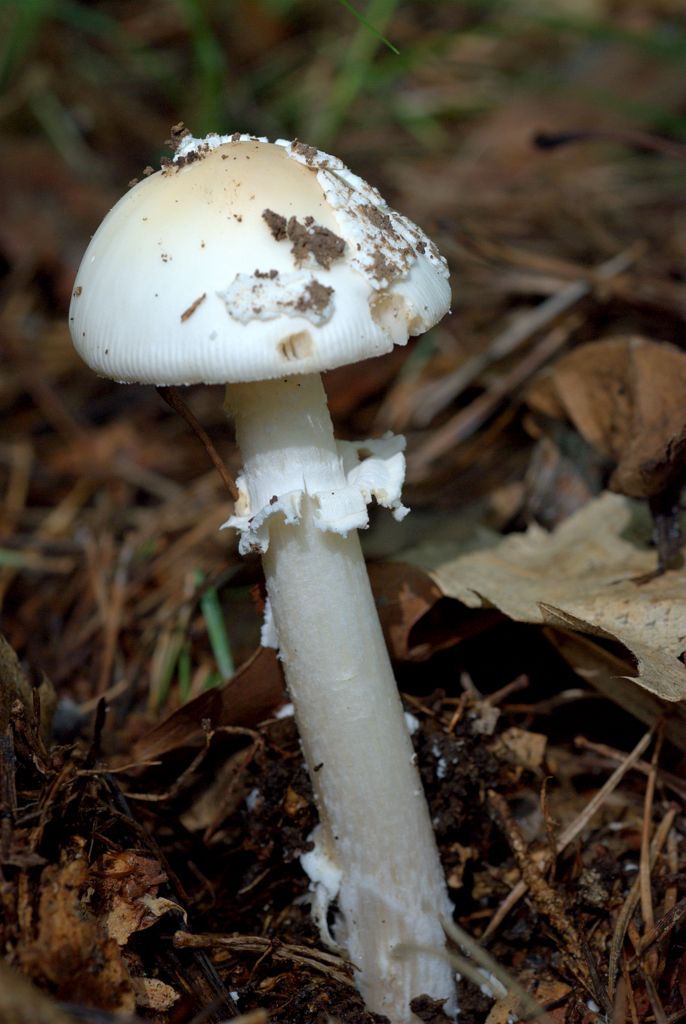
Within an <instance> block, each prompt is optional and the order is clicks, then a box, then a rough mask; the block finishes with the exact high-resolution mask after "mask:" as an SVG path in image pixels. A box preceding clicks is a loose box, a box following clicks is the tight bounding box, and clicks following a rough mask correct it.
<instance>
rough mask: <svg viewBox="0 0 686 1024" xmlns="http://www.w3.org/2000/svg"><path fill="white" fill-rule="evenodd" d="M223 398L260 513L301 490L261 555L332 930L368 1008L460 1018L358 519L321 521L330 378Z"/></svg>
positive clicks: (336, 468) (335, 471) (250, 388)
mask: <svg viewBox="0 0 686 1024" xmlns="http://www.w3.org/2000/svg"><path fill="white" fill-rule="evenodd" d="M227 406H228V407H229V408H230V412H231V413H232V415H233V416H234V418H235V422H236V433H237V440H238V444H239V446H240V449H241V453H242V456H243V460H244V470H243V472H244V486H245V488H246V489H247V492H248V495H249V502H250V508H251V510H252V511H253V512H254V513H255V512H257V511H258V510H261V509H264V508H266V507H268V506H269V505H270V502H271V504H272V506H275V505H276V504H277V502H276V499H277V498H278V499H279V502H280V499H281V498H282V496H283V495H284V494H287V493H289V492H290V493H292V492H293V491H294V490H298V489H300V490H301V491H304V497H303V498H302V501H301V505H300V516H299V519H298V521H295V522H290V523H288V522H286V521H285V519H284V515H283V514H279V513H277V514H275V515H274V516H273V518H271V519H270V521H269V546H268V550H267V551H266V552H265V553H264V555H263V563H264V571H265V576H266V580H267V591H268V595H269V600H270V604H271V610H272V614H273V621H274V625H275V628H276V633H277V636H278V645H279V656H280V658H281V661H282V662H283V666H284V672H285V675H286V681H287V683H288V688H289V691H290V695H291V699H292V701H293V705H294V708H295V716H296V720H297V724H298V729H299V731H300V736H301V739H302V745H303V750H304V753H305V759H306V761H307V765H308V768H309V772H310V776H311V778H312V782H313V786H314V791H315V796H316V800H317V806H318V810H319V815H320V821H321V826H320V829H319V835H318V841H317V847H318V853H319V854H321V856H322V860H321V861H320V862H319V863H320V865H321V864H322V863H323V864H324V865H326V864H327V863H328V864H329V865H330V866H331V871H330V876H333V877H335V878H336V880H337V881H338V880H340V887H339V890H338V907H339V910H340V914H341V917H342V921H341V922H340V923H339V925H338V926H337V928H336V939H337V941H339V942H340V943H341V944H343V945H344V946H345V948H346V950H347V953H348V955H349V957H350V959H351V960H352V962H353V963H354V964H355V966H356V967H357V968H358V972H359V973H357V974H356V980H357V984H358V988H359V989H360V992H361V993H362V996H363V998H364V1000H365V1003H366V1004H367V1006H368V1008H369V1009H370V1010H373V1011H375V1012H377V1013H382V1014H386V1015H387V1016H388V1017H389V1018H390V1019H391V1021H392V1024H410V1022H412V1024H416V1018H415V1017H414V1016H413V1014H412V1013H411V1011H410V1008H409V1003H410V1000H411V999H412V998H414V997H415V996H419V995H422V994H427V995H429V996H431V997H432V998H434V999H444V1000H446V1010H447V1012H448V1013H449V1014H453V1013H454V1012H455V1001H454V974H453V971H452V969H451V967H450V965H449V964H448V962H447V960H446V959H445V957H444V955H443V951H444V945H445V940H444V934H443V929H442V926H441V922H440V918H441V917H442V916H444V917H449V916H450V903H449V900H448V896H447V891H446V887H445V882H444V878H443V874H442V871H441V867H440V862H439V858H438V852H437V849H436V844H435V839H434V835H433V831H432V828H431V821H430V818H429V812H428V808H427V804H426V800H425V797H424V793H423V791H422V787H421V782H420V779H419V774H418V772H417V769H416V767H415V757H414V755H413V749H412V744H411V741H410V737H409V734H408V729H407V725H406V722H405V719H404V715H403V709H402V706H401V703H400V699H399V696H398V690H397V686H396V683H395V679H394V677H393V671H392V668H391V664H390V660H389V657H388V653H387V650H386V645H385V643H384V638H383V634H382V631H381V627H380V624H379V620H378V616H377V612H376V607H375V604H374V598H373V596H372V592H371V587H370V585H369V579H368V576H367V571H366V567H365V563H364V559H363V556H362V552H361V549H360V544H359V539H358V536H357V531H356V530H352V531H351V532H349V533H348V534H347V536H344V535H341V534H340V533H336V532H331V528H330V527H329V528H328V529H327V528H322V525H323V526H324V527H325V525H326V524H321V521H320V525H316V524H317V522H318V515H319V507H320V500H321V499H318V498H316V497H314V496H313V495H314V494H315V493H316V492H319V493H320V495H321V494H325V495H332V496H333V495H335V494H336V493H337V492H338V491H341V492H345V489H346V478H345V474H344V472H343V467H342V464H341V459H340V456H339V453H338V450H337V447H336V442H335V440H334V436H333V427H332V424H331V419H330V416H329V412H328V408H327V404H326V396H325V393H324V389H323V387H322V383H321V380H320V378H319V376H318V375H303V376H294V377H292V378H289V379H287V380H278V381H267V382H264V383H251V384H238V385H233V384H232V385H230V386H229V387H228V388H227ZM348 489H349V488H348ZM315 859H316V858H315ZM324 874H325V872H324ZM329 888H331V887H330V886H329ZM412 947H422V948H423V949H424V950H426V948H427V947H429V948H431V949H435V950H436V954H437V955H435V956H433V955H427V954H426V953H425V952H421V953H420V952H415V951H413V948H412Z"/></svg>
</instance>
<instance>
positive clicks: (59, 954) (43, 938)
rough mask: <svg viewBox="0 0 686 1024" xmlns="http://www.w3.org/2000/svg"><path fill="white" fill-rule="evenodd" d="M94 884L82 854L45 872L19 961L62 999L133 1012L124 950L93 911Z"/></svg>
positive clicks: (71, 856) (37, 979)
mask: <svg viewBox="0 0 686 1024" xmlns="http://www.w3.org/2000/svg"><path fill="white" fill-rule="evenodd" d="M91 881H92V880H91V878H90V873H89V869H88V865H87V864H86V861H85V858H84V857H83V856H81V855H80V854H78V853H76V855H74V854H73V853H72V855H70V859H68V860H67V859H66V854H65V859H64V861H63V863H61V864H50V865H49V866H48V867H46V868H44V870H43V872H42V874H41V879H40V888H39V892H40V896H39V901H38V912H37V919H36V922H35V927H33V928H31V927H29V921H30V917H29V920H27V928H26V929H25V932H24V934H23V935H22V941H21V944H20V945H19V946H18V948H17V950H16V959H17V962H18V964H19V965H20V966H21V969H22V970H23V972H24V973H25V974H26V975H27V976H28V977H29V978H31V979H32V980H33V981H35V982H36V983H37V984H39V985H40V986H41V987H47V988H49V989H50V990H51V991H52V992H53V993H54V994H55V996H56V997H57V998H58V999H62V1000H68V1001H69V1002H73V1003H81V1004H83V1005H84V1006H97V1007H99V1008H100V1009H103V1010H111V1011H113V1012H128V1013H130V1012H132V1011H133V1009H134V996H133V989H132V986H131V979H130V977H129V973H128V969H127V967H126V964H125V963H124V960H123V959H122V955H121V952H120V949H119V945H118V944H117V942H115V940H114V939H112V938H110V937H109V936H108V934H107V931H106V929H105V927H104V926H103V923H102V922H101V921H100V920H99V919H98V918H97V917H96V916H95V914H94V913H93V911H92V909H91V906H90V889H91ZM96 964H97V969H95V967H94V965H96Z"/></svg>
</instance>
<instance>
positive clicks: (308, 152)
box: [291, 139, 319, 166]
mask: <svg viewBox="0 0 686 1024" xmlns="http://www.w3.org/2000/svg"><path fill="white" fill-rule="evenodd" d="M291 150H292V151H293V152H294V153H297V154H298V156H302V157H304V158H305V162H306V163H307V164H309V165H310V166H312V165H314V164H316V162H317V159H318V157H319V151H318V150H317V149H316V148H315V147H314V146H308V145H307V143H305V142H300V140H299V139H293V142H291Z"/></svg>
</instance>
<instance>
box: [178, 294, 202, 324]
mask: <svg viewBox="0 0 686 1024" xmlns="http://www.w3.org/2000/svg"><path fill="white" fill-rule="evenodd" d="M206 298H207V292H203V293H202V295H199V296H198V298H197V299H195V300H194V301H193V302H191V304H190V306H189V307H188V309H184V311H183V313H182V314H181V321H182V322H184V323H185V321H186V320H188V319H189V317H192V316H193V314H194V313H195V311H196V309H197V308H198V306H200V305H201V304H202V303H203V302H204V301H205V299H206Z"/></svg>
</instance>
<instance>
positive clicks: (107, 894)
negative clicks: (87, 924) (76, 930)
mask: <svg viewBox="0 0 686 1024" xmlns="http://www.w3.org/2000/svg"><path fill="white" fill-rule="evenodd" d="M94 873H95V874H96V875H97V876H98V883H97V892H98V896H99V898H100V899H101V900H102V901H103V904H104V906H105V907H106V912H105V916H104V918H103V924H104V926H105V929H106V931H107V934H108V935H109V936H110V938H112V939H114V940H115V941H116V942H117V943H118V944H119V945H120V946H125V945H126V943H127V942H128V940H129V938H130V936H131V935H133V933H134V932H138V931H142V930H143V929H145V928H149V927H150V926H151V925H153V924H154V923H155V922H156V921H157V919H158V917H160V912H158V911H157V909H156V907H155V905H154V902H153V901H154V898H155V896H156V895H157V890H158V887H159V886H160V885H161V884H162V883H163V882H166V880H167V876H166V875H165V873H164V871H163V870H162V868H161V866H160V863H159V861H157V860H155V859H154V858H153V857H145V856H142V855H141V854H138V853H134V852H133V851H131V850H123V851H121V852H112V853H105V854H104V855H103V857H101V859H100V861H99V862H98V863H97V864H96V865H95V866H94ZM165 902H168V901H165ZM162 913H164V911H162Z"/></svg>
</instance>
